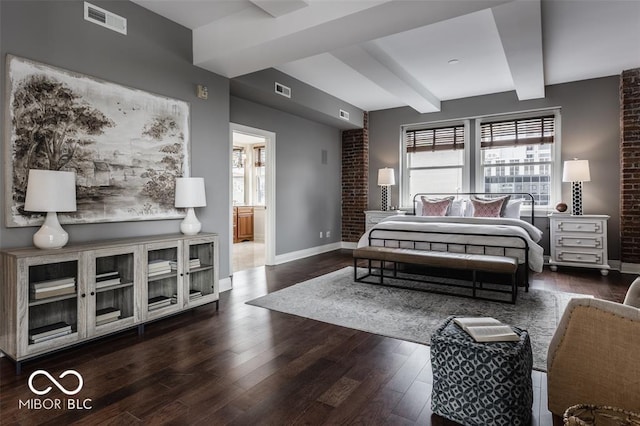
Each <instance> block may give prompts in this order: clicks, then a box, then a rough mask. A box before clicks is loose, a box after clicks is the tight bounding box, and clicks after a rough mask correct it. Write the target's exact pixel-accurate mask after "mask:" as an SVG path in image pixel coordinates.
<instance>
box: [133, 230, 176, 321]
mask: <svg viewBox="0 0 640 426" xmlns="http://www.w3.org/2000/svg"><path fill="white" fill-rule="evenodd" d="M146 257H147V264H146V269H147V270H146V273H145V277H146V284H147V292H146V293H144V292H143V294H146V295H147V298H146V300H145V301H144V303H143V305H144V308H145V311H146V317H147V318H153V317H157V316H161V315H164V314H166V313H167V312H168V311H172V310H178V309H180V307H182V304H183V299H182V292H181V291H178V290H179V289H181V284H182V280H181V277H180V276H179V273H182V271H180V270H179V269H180V268H181V265H182V262H181V261H180V259H181V258H182V244H181V241H176V242H171V243H158V244H149V245H147V246H146Z"/></svg>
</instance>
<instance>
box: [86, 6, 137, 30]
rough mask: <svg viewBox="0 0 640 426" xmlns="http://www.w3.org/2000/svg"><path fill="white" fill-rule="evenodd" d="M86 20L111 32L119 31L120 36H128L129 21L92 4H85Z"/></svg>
mask: <svg viewBox="0 0 640 426" xmlns="http://www.w3.org/2000/svg"><path fill="white" fill-rule="evenodd" d="M84 19H86V20H87V21H89V22H93V23H94V24H98V25H100V26H103V27H105V28H109V29H110V30H113V31H117V32H119V33H120V34H125V35H126V34H127V19H126V18H123V17H122V16H118V15H116V14H115V13H111V12H109V11H108V10H104V9H103V8H101V7H98V6H94V5H92V4H91V3H87V2H86V1H85V2H84Z"/></svg>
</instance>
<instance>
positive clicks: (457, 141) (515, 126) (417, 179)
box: [400, 111, 561, 208]
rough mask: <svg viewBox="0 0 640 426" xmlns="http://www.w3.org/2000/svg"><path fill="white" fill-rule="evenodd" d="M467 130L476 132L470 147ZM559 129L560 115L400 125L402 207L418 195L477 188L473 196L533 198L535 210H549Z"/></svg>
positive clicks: (555, 193) (556, 185)
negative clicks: (522, 195) (525, 195)
mask: <svg viewBox="0 0 640 426" xmlns="http://www.w3.org/2000/svg"><path fill="white" fill-rule="evenodd" d="M514 117H515V118H514ZM470 126H474V128H475V132H474V133H475V137H474V136H473V135H471V138H473V139H475V140H473V142H471V143H470V142H469V138H470V132H469V128H470ZM559 128H560V113H559V111H544V112H537V113H531V114H527V115H526V116H525V115H523V114H520V115H518V116H514V115H511V116H505V115H503V116H500V117H498V116H491V117H476V118H472V119H469V120H465V121H461V120H459V121H457V122H449V123H437V124H436V123H434V124H433V125H429V124H422V125H409V126H404V127H403V128H402V133H401V134H402V141H401V171H400V174H401V179H400V185H401V188H400V193H401V205H402V206H403V207H405V208H407V207H411V204H412V200H413V197H414V195H415V194H416V193H457V192H469V190H470V188H475V191H476V192H494V193H495V192H507V193H508V192H525V193H531V194H532V195H533V197H534V200H535V204H536V207H543V208H549V207H551V206H552V205H554V204H555V202H557V201H558V197H559V195H560V175H561V173H560V166H559V161H560V150H559V147H560V141H559V134H557V133H556V132H559ZM472 145H473V146H474V147H475V161H474V162H473V163H472V162H471V161H470V150H471V149H470V148H471V146H472ZM525 208H526V206H525Z"/></svg>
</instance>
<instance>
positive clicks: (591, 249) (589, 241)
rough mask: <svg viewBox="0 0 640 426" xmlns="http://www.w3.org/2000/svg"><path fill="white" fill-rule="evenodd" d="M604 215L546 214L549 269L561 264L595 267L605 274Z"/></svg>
mask: <svg viewBox="0 0 640 426" xmlns="http://www.w3.org/2000/svg"><path fill="white" fill-rule="evenodd" d="M608 220H609V216H606V215H583V216H573V215H568V214H557V213H556V214H550V215H549V222H550V228H551V239H550V244H551V257H550V259H549V265H550V267H551V270H552V271H556V270H557V269H558V265H561V266H575V267H579V268H598V269H600V273H602V275H607V274H608V273H609V259H608V257H607V221H608Z"/></svg>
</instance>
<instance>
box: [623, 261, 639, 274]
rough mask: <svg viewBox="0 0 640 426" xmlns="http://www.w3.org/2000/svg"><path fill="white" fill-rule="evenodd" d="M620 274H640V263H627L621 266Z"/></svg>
mask: <svg viewBox="0 0 640 426" xmlns="http://www.w3.org/2000/svg"><path fill="white" fill-rule="evenodd" d="M620 272H622V273H623V274H640V263H625V262H622V264H621V265H620Z"/></svg>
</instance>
